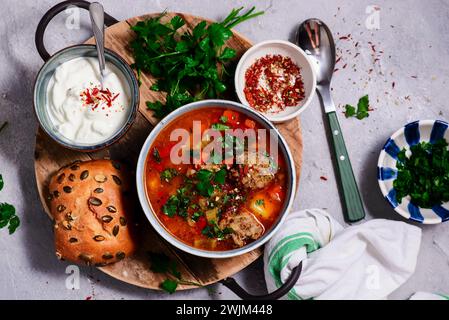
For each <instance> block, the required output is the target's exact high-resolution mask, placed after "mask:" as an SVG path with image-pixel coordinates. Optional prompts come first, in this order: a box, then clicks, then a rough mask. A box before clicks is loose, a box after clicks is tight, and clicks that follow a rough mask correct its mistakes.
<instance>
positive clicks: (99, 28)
mask: <svg viewBox="0 0 449 320" xmlns="http://www.w3.org/2000/svg"><path fill="white" fill-rule="evenodd" d="M89 12H90V20H91V22H92V30H93V32H94V37H95V42H96V44H97V53H98V61H99V64H100V73H101V75H102V76H103V75H104V69H105V64H106V63H105V58H104V10H103V6H102V5H101V4H100V3H98V2H93V3H91V4H90V6H89Z"/></svg>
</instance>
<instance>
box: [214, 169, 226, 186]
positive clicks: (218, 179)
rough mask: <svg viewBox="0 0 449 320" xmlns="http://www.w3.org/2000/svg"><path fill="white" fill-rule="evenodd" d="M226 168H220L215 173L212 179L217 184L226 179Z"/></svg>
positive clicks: (222, 182)
mask: <svg viewBox="0 0 449 320" xmlns="http://www.w3.org/2000/svg"><path fill="white" fill-rule="evenodd" d="M226 173H227V171H226V169H225V168H221V169H220V170H219V171H217V172H216V173H215V177H214V181H215V182H216V183H218V184H224V183H225V180H226Z"/></svg>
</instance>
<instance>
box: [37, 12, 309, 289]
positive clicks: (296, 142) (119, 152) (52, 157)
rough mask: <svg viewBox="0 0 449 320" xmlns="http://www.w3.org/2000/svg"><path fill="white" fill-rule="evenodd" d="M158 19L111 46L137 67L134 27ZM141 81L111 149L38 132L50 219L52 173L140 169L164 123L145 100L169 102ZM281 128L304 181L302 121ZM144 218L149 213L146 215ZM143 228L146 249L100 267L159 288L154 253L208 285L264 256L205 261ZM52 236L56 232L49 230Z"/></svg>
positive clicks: (119, 32) (243, 44) (241, 40)
mask: <svg viewBox="0 0 449 320" xmlns="http://www.w3.org/2000/svg"><path fill="white" fill-rule="evenodd" d="M176 14H178V15H180V16H181V17H183V18H184V19H185V21H186V26H185V27H184V28H186V29H190V30H191V29H192V28H193V27H194V26H195V25H196V24H197V23H198V22H200V21H202V20H206V19H203V18H201V17H195V16H191V15H187V14H179V13H168V14H167V15H166V17H164V19H167V20H169V19H171V17H173V16H174V15H176ZM156 15H158V14H149V15H144V16H140V17H135V18H131V19H128V20H126V21H122V22H119V23H117V24H115V25H113V26H111V27H109V28H107V29H106V42H105V46H106V47H107V48H109V49H111V50H114V51H115V52H117V53H118V54H120V55H121V56H122V57H123V58H124V59H125V60H126V61H127V62H128V63H129V64H131V63H132V62H133V58H132V55H131V52H130V51H129V49H128V43H129V42H130V40H131V39H132V37H133V32H132V31H131V30H130V25H134V24H136V23H137V22H138V21H139V20H145V19H148V18H150V17H154V16H156ZM163 21H164V20H163ZM86 43H94V42H93V39H89V40H88V41H87V42H86ZM227 45H228V46H230V47H231V48H233V49H235V50H236V51H237V55H238V56H241V55H242V54H243V53H244V52H245V51H246V50H247V49H248V48H250V47H251V43H250V41H249V40H247V39H246V38H245V37H243V36H242V35H239V34H238V33H236V32H234V37H233V38H231V39H230V40H229V41H228V43H227ZM141 79H142V85H141V87H140V106H139V112H138V113H137V117H136V121H135V123H134V124H133V126H132V128H131V129H130V130H129V131H128V133H127V134H126V135H125V136H124V137H123V138H122V139H121V140H120V141H119V142H118V143H116V144H115V145H113V146H112V147H111V148H109V149H108V150H102V151H99V152H94V153H80V152H76V151H71V150H68V149H65V148H63V147H61V146H60V145H58V144H57V143H56V142H54V141H53V140H51V139H50V138H49V137H48V136H47V135H46V134H45V133H44V132H43V131H42V130H41V129H38V132H37V134H36V148H35V172H36V180H37V188H38V191H39V196H40V199H41V202H42V206H43V208H44V210H45V212H46V213H47V214H48V215H49V216H50V211H49V206H48V204H47V201H46V199H47V195H48V182H49V179H50V177H51V175H52V174H54V172H56V171H57V170H58V169H59V168H60V167H61V166H64V165H66V164H68V163H71V162H73V161H75V160H90V159H100V158H111V159H116V160H120V161H122V162H124V163H126V164H128V165H129V167H130V168H135V167H136V163H137V158H138V155H139V152H140V149H141V147H142V145H143V143H144V141H145V139H146V138H147V136H148V134H149V133H150V131H151V129H152V128H153V127H154V125H155V124H156V123H157V121H158V120H157V119H156V118H154V117H153V115H152V112H151V111H149V110H147V108H146V105H145V102H146V101H148V100H150V101H155V100H160V99H163V96H162V94H160V93H157V92H154V91H151V90H149V87H150V86H151V84H152V83H154V78H152V77H151V75H148V74H142V78H141ZM277 127H278V129H279V130H280V132H281V134H282V135H283V136H284V138H285V139H286V141H287V143H288V145H289V147H290V149H291V151H292V154H293V157H294V159H295V167H296V173H297V176H298V181H299V174H300V172H301V164H302V135H301V126H300V122H299V119H294V120H292V121H290V122H288V123H283V124H280V125H277ZM141 215H142V216H143V215H144V214H143V212H141ZM142 220H143V219H142ZM140 229H141V232H142V240H141V246H140V248H139V250H138V252H137V253H136V254H135V255H134V256H133V257H129V258H126V259H125V260H123V261H120V262H117V263H115V264H113V265H110V266H106V267H102V268H99V269H100V270H102V271H103V272H105V273H107V274H109V275H111V276H112V277H114V278H117V279H119V280H122V281H124V282H127V283H130V284H133V285H136V286H140V287H144V288H150V289H159V285H160V283H161V282H162V281H163V280H164V279H165V278H166V276H165V275H163V274H155V273H153V272H152V271H151V270H150V261H149V259H148V252H163V253H165V254H166V255H168V256H169V257H170V258H172V259H173V260H175V261H176V262H177V264H178V268H179V270H180V271H181V273H182V277H183V279H185V280H188V281H193V282H198V283H200V284H203V285H207V284H211V283H214V282H217V281H219V280H221V279H224V278H226V277H229V276H232V275H233V274H235V273H237V272H238V271H240V270H242V269H243V268H245V267H246V266H248V265H249V264H250V263H252V262H253V261H255V260H256V259H257V258H258V257H260V256H261V254H262V250H261V249H257V250H254V251H252V252H250V253H247V254H244V255H241V256H239V257H234V258H229V259H205V258H200V257H196V256H192V255H190V254H187V253H184V252H182V251H180V250H178V249H176V248H174V247H173V246H171V245H170V244H169V243H167V242H166V241H165V240H164V239H162V238H161V237H160V236H159V235H158V234H157V233H156V231H154V229H153V228H152V227H151V225H150V224H149V223H148V222H146V221H144V223H143V225H142V227H141V228H140ZM49 232H51V231H50V230H49ZM55 259H56V257H55ZM190 288H192V287H190V286H179V288H178V289H181V290H182V289H190Z"/></svg>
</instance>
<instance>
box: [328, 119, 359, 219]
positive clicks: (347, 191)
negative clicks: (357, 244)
mask: <svg viewBox="0 0 449 320" xmlns="http://www.w3.org/2000/svg"><path fill="white" fill-rule="evenodd" d="M327 117H328V119H329V126H330V129H331V136H332V141H333V145H334V152H335V161H336V163H337V168H338V173H339V176H340V183H341V190H342V193H343V197H344V203H345V207H346V219H347V220H348V222H357V221H359V220H362V219H363V218H365V210H364V209H363V203H362V198H361V197H360V193H359V188H358V187H357V182H356V180H355V177H354V172H353V171H352V166H351V161H350V160H349V155H348V151H347V150H346V145H345V140H344V139H343V134H342V132H341V128H340V124H339V122H338V118H337V113H336V112H335V111H332V112H329V113H327Z"/></svg>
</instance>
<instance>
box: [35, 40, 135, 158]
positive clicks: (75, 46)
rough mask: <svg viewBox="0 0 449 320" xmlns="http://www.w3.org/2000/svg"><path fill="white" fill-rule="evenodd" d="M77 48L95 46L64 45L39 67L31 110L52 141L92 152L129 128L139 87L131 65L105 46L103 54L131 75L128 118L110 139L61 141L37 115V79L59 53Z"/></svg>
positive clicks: (71, 148)
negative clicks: (82, 143)
mask: <svg viewBox="0 0 449 320" xmlns="http://www.w3.org/2000/svg"><path fill="white" fill-rule="evenodd" d="M77 48H89V49H94V50H96V46H95V45H93V44H76V45H72V46H68V47H65V48H63V49H61V50H59V51H57V52H55V53H54V54H53V55H52V56H51V57H50V58H49V59H48V60H47V61H45V63H44V64H43V65H42V66H41V67H40V69H39V71H38V72H37V74H36V77H35V80H34V85H33V111H34V116H35V117H36V119H37V121H38V123H39V127H40V128H41V129H42V130H43V132H44V133H45V134H46V135H47V136H48V137H50V138H51V139H52V140H53V141H55V142H56V143H58V144H59V145H61V146H63V147H64V148H67V149H69V150H74V151H80V152H94V151H99V150H102V149H105V148H108V147H110V146H111V145H113V144H114V143H116V142H118V141H119V140H120V139H121V138H122V137H123V136H124V135H125V134H126V133H127V132H128V130H129V129H130V128H131V126H132V124H133V123H134V121H135V119H136V116H137V112H138V108H139V104H140V88H139V82H138V80H137V78H136V75H135V73H134V71H133V70H132V69H131V67H130V66H129V64H128V63H127V62H126V61H125V59H124V58H122V56H120V55H119V54H118V53H117V52H115V51H114V50H111V49H108V48H105V49H104V51H105V54H106V55H107V54H109V55H111V56H113V57H114V58H115V59H117V61H119V62H120V64H121V65H122V66H123V67H124V68H125V69H127V71H128V73H129V75H130V77H131V83H130V88H131V90H132V91H134V92H131V96H132V98H133V99H134V103H133V104H131V105H130V108H131V110H130V114H129V116H128V119H127V120H126V122H125V123H124V125H123V126H122V127H121V129H120V130H119V131H118V132H117V133H116V134H115V135H113V136H112V137H111V138H110V139H108V140H105V141H103V142H101V143H97V144H94V145H82V146H81V145H76V144H70V143H67V142H64V141H62V140H61V139H58V138H57V137H56V136H54V135H53V131H52V130H49V129H48V128H47V127H46V126H44V125H43V123H42V120H41V118H40V117H39V113H38V110H37V109H38V107H37V105H38V103H37V94H38V92H37V87H38V84H39V82H38V80H39V79H40V77H41V75H42V73H43V72H44V71H45V69H46V67H47V66H48V65H49V64H50V63H51V62H52V61H54V60H55V59H57V58H58V57H59V56H60V55H62V54H63V53H65V52H67V51H71V50H74V49H77Z"/></svg>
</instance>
